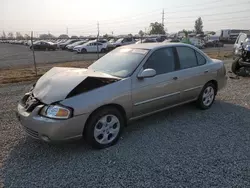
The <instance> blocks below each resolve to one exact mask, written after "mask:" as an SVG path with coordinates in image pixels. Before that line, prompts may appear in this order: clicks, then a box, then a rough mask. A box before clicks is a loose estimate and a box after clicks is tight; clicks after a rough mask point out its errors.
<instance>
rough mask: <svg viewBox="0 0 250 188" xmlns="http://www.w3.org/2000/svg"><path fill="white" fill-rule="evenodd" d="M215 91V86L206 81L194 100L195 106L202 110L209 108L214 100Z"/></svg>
mask: <svg viewBox="0 0 250 188" xmlns="http://www.w3.org/2000/svg"><path fill="white" fill-rule="evenodd" d="M216 92H217V91H216V86H215V85H214V84H213V83H211V82H209V83H207V84H206V85H205V86H204V87H203V89H202V91H201V93H200V95H199V98H198V100H197V101H196V104H197V107H198V108H200V109H202V110H206V109H209V108H210V107H211V106H212V104H213V102H214V99H215V95H216Z"/></svg>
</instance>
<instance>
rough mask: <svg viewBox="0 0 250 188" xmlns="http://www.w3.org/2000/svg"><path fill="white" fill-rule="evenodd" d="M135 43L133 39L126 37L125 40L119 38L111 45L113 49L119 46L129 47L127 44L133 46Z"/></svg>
mask: <svg viewBox="0 0 250 188" xmlns="http://www.w3.org/2000/svg"><path fill="white" fill-rule="evenodd" d="M134 43H136V41H135V39H134V38H132V37H127V38H120V39H118V40H117V41H115V42H114V43H113V45H114V47H119V46H124V45H129V44H134Z"/></svg>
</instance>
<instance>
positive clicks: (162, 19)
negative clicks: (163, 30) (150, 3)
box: [161, 9, 165, 27]
mask: <svg viewBox="0 0 250 188" xmlns="http://www.w3.org/2000/svg"><path fill="white" fill-rule="evenodd" d="M164 21H165V12H164V9H163V10H162V18H161V24H162V26H163V27H164Z"/></svg>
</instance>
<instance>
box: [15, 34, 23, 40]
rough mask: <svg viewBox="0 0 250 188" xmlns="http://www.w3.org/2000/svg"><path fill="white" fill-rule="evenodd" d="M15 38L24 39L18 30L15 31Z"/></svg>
mask: <svg viewBox="0 0 250 188" xmlns="http://www.w3.org/2000/svg"><path fill="white" fill-rule="evenodd" d="M16 39H18V40H22V39H24V37H23V35H22V34H21V33H20V32H16Z"/></svg>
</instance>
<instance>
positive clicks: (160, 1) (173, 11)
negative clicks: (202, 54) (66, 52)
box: [0, 0, 250, 35]
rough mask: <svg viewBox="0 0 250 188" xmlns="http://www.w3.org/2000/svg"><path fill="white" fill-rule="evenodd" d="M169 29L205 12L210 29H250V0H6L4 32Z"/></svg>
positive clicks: (1, 6)
mask: <svg viewBox="0 0 250 188" xmlns="http://www.w3.org/2000/svg"><path fill="white" fill-rule="evenodd" d="M163 8H164V10H165V27H166V28H167V30H168V32H175V31H178V30H182V29H193V27H194V21H195V19H197V17H199V16H201V17H202V19H203V23H204V30H215V31H216V30H219V29H227V28H238V29H250V25H249V23H250V0H237V1H235V0H188V1H187V0H175V1H174V0H0V31H1V30H4V31H6V32H9V31H13V32H16V31H20V32H21V33H28V32H30V31H31V30H33V31H35V32H36V34H42V33H48V32H50V33H52V34H54V35H59V34H63V33H66V28H67V27H68V33H69V35H74V34H76V35H89V34H93V35H95V34H96V33H97V21H99V23H100V32H101V34H105V33H108V34H111V33H112V32H113V33H114V34H129V33H132V34H137V33H138V31H139V30H143V31H145V29H146V30H147V29H148V27H149V24H150V23H151V22H156V21H158V22H161V19H162V10H163Z"/></svg>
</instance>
